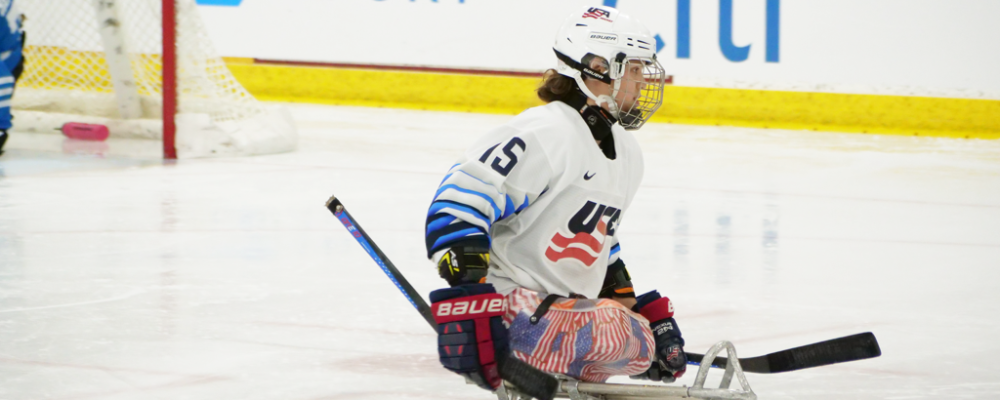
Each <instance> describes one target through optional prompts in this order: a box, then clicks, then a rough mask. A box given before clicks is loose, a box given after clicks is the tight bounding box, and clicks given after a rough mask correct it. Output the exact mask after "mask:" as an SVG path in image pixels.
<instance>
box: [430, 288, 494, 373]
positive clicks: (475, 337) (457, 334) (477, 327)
mask: <svg viewBox="0 0 1000 400" xmlns="http://www.w3.org/2000/svg"><path fill="white" fill-rule="evenodd" d="M430 297H431V311H432V312H433V314H434V321H435V322H437V324H438V326H437V331H438V356H439V359H440V361H441V365H443V366H444V367H445V369H447V370H449V371H452V372H454V373H456V374H459V375H462V376H464V377H466V378H467V379H469V380H470V381H472V382H475V383H476V385H479V387H481V388H483V389H486V390H490V391H493V390H495V389H496V388H498V387H500V383H501V382H502V379H501V378H500V373H499V368H498V367H497V361H498V360H502V359H505V358H506V357H507V355H508V353H509V352H510V344H509V341H508V338H507V327H505V326H504V325H503V314H504V313H505V312H507V302H506V300H505V299H504V297H503V296H502V295H500V294H498V293H497V292H496V290H494V289H493V285H490V284H485V283H483V284H471V285H459V286H455V287H452V288H447V289H438V290H435V291H433V292H431V296H430Z"/></svg>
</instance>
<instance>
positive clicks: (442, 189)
mask: <svg viewBox="0 0 1000 400" xmlns="http://www.w3.org/2000/svg"><path fill="white" fill-rule="evenodd" d="M448 189H453V190H456V191H458V192H462V193H468V194H471V195H475V196H479V197H481V198H482V199H483V200H486V201H488V202H489V203H490V206H492V207H493V214H494V216H493V220H497V219H499V218H500V207H497V203H496V202H494V201H493V198H492V197H490V196H489V195H487V194H485V193H481V192H477V191H475V190H471V189H466V188H463V187H461V186H458V185H452V184H448V185H444V186H441V187H440V188H438V191H437V193H435V194H434V200H437V198H438V196H441V193H444V192H445V191H446V190H448Z"/></svg>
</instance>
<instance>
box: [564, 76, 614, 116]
mask: <svg viewBox="0 0 1000 400" xmlns="http://www.w3.org/2000/svg"><path fill="white" fill-rule="evenodd" d="M573 79H574V80H575V81H576V86H578V87H579V88H580V91H582V92H583V94H585V95H586V96H587V98H589V99H591V100H593V101H594V102H596V103H597V106H598V107H603V106H604V105H607V110H608V111H609V112H610V113H611V116H613V117H614V118H615V119H618V103H616V102H615V98H614V97H612V96H609V95H606V94H602V95H600V96H598V95H595V94H594V92H591V91H590V88H588V87H587V85H586V84H584V83H583V76H582V75H581V74H579V73H577V74H576V76H574V77H573ZM614 82H615V83H614V87H615V90H614V93H618V88H619V87H620V86H621V80H620V79H616V80H615V81H614Z"/></svg>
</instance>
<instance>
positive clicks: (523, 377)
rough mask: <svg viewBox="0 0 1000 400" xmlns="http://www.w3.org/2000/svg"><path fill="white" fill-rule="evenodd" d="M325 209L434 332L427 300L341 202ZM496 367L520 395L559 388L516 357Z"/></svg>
mask: <svg viewBox="0 0 1000 400" xmlns="http://www.w3.org/2000/svg"><path fill="white" fill-rule="evenodd" d="M326 208H327V209H328V210H330V212H331V213H333V215H334V216H335V217H337V219H338V220H339V221H340V223H341V224H344V228H347V231H348V232H350V233H351V235H353V236H354V238H355V239H357V241H358V243H359V244H360V245H361V247H363V248H364V249H365V251H367V252H368V255H369V256H371V258H372V259H373V260H375V263H376V264H378V266H379V267H381V268H382V272H385V274H386V276H388V277H389V280H391V281H392V283H394V284H396V288H397V289H399V291H400V292H403V296H406V299H407V300H409V301H410V304H412V305H413V308H416V309H417V312H419V313H420V315H421V316H423V317H424V320H426V321H427V324H428V325H430V326H431V329H434V331H435V332H437V322H434V315H433V314H431V308H430V307H429V306H427V302H426V301H424V299H423V297H420V294H419V293H417V291H416V290H415V289H413V285H410V282H408V281H407V280H406V278H404V277H403V274H402V273H400V272H399V270H398V269H396V266H395V265H393V264H392V261H389V257H386V256H385V253H383V252H382V250H381V249H379V248H378V246H376V245H375V241H373V240H372V238H371V237H370V236H368V234H367V233H365V230H364V229H362V228H361V225H358V224H357V222H355V221H354V217H351V214H350V213H349V212H347V209H345V208H344V204H343V203H341V202H340V200H339V199H337V197H336V196H330V199H329V200H327V201H326ZM497 367H498V370H499V372H500V376H501V377H502V378H503V379H504V380H506V381H508V382H510V383H512V384H513V385H514V386H515V387H517V388H518V389H519V390H521V392H523V393H524V394H527V395H530V396H532V397H534V398H536V399H538V400H552V399H553V398H554V397H555V393H556V391H557V390H558V389H559V381H558V380H557V379H556V378H554V377H553V376H552V375H549V374H546V373H544V372H542V371H539V370H538V369H536V368H535V367H532V366H531V365H528V364H527V363H525V362H524V361H521V360H518V359H517V358H514V357H507V358H505V359H504V358H500V359H497Z"/></svg>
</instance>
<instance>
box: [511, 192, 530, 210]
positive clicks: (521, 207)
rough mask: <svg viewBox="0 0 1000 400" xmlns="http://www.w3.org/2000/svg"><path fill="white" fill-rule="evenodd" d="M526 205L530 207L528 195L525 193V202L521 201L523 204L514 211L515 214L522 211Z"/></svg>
mask: <svg viewBox="0 0 1000 400" xmlns="http://www.w3.org/2000/svg"><path fill="white" fill-rule="evenodd" d="M525 207H528V195H524V203H521V206H520V207H518V208H517V210H515V211H514V214H517V213H519V212H521V210H523V209H525Z"/></svg>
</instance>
